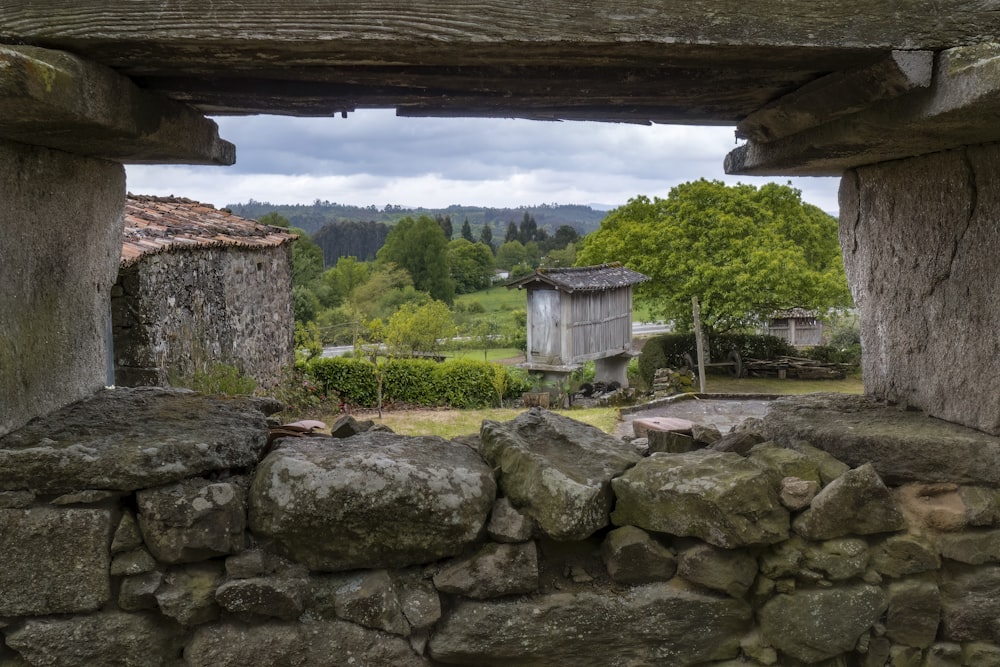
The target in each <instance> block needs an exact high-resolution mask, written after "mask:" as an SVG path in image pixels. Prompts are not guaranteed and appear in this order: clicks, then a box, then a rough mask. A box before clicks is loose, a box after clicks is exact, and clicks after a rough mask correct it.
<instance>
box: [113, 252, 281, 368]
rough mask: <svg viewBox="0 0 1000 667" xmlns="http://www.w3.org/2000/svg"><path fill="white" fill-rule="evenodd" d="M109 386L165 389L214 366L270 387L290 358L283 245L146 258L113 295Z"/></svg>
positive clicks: (128, 271) (120, 280)
mask: <svg viewBox="0 0 1000 667" xmlns="http://www.w3.org/2000/svg"><path fill="white" fill-rule="evenodd" d="M112 313H113V319H114V341H115V382H116V384H121V385H125V386H139V385H165V384H168V383H169V381H170V379H171V378H175V379H176V378H188V377H190V376H191V375H193V374H194V373H195V372H198V371H205V370H207V369H208V368H209V367H210V366H211V365H212V364H217V363H221V364H227V365H230V366H235V367H237V368H239V369H240V370H241V371H243V372H244V373H245V374H246V375H248V376H250V377H252V378H254V379H255V380H256V381H257V383H258V385H259V386H262V387H271V386H274V384H276V383H277V382H278V381H280V380H281V375H282V372H283V370H284V369H286V368H287V367H288V366H289V365H290V364H291V363H292V362H293V361H294V354H293V349H292V335H293V313H292V298H291V255H290V250H289V246H288V245H287V244H286V245H283V246H278V247H269V248H248V247H237V246H232V247H228V248H195V249H191V250H177V249H174V250H170V251H167V252H162V253H159V254H155V255H150V256H147V257H144V258H143V259H142V260H141V261H139V262H138V263H137V264H135V265H133V266H130V267H127V268H124V269H122V270H121V272H120V273H119V275H118V282H117V283H116V284H115V286H114V288H113V290H112Z"/></svg>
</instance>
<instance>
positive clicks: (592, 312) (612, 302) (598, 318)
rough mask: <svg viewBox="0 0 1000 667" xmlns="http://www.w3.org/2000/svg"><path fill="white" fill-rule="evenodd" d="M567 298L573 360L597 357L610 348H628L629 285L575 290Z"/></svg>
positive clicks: (629, 317)
mask: <svg viewBox="0 0 1000 667" xmlns="http://www.w3.org/2000/svg"><path fill="white" fill-rule="evenodd" d="M570 298H571V305H570V308H571V312H572V319H571V320H570V321H571V322H572V325H571V327H570V334H569V335H570V337H571V340H572V350H573V354H572V358H573V359H588V358H597V357H602V356H606V355H607V353H608V352H609V351H611V350H628V349H630V348H631V343H632V340H631V337H632V290H631V288H622V289H614V290H608V291H601V292H576V293H574V294H572V295H570Z"/></svg>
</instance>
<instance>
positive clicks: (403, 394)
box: [382, 359, 440, 405]
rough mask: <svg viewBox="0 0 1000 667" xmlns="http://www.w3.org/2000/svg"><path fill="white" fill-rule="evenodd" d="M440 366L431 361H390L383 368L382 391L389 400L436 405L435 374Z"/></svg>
mask: <svg viewBox="0 0 1000 667" xmlns="http://www.w3.org/2000/svg"><path fill="white" fill-rule="evenodd" d="M439 365H440V364H439V363H438V362H436V361H432V360H430V359H390V360H389V361H387V362H385V365H384V367H383V373H384V375H383V380H382V391H383V393H384V395H385V397H386V399H387V400H390V401H400V402H403V403H415V404H417V405H434V404H435V403H437V402H438V401H437V400H436V392H435V389H434V372H435V370H436V368H437V366H439Z"/></svg>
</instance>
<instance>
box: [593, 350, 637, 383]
mask: <svg viewBox="0 0 1000 667" xmlns="http://www.w3.org/2000/svg"><path fill="white" fill-rule="evenodd" d="M631 358H632V357H631V356H617V357H604V358H603V359H595V360H594V379H595V380H598V381H600V382H609V383H610V382H617V383H618V384H620V385H621V386H623V387H627V386H628V362H629V360H630V359H631Z"/></svg>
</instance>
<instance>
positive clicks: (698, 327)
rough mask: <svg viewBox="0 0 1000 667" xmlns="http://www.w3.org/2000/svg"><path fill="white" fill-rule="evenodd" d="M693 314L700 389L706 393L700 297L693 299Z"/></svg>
mask: <svg viewBox="0 0 1000 667" xmlns="http://www.w3.org/2000/svg"><path fill="white" fill-rule="evenodd" d="M691 312H692V313H693V314H694V344H695V349H696V351H697V353H698V387H699V388H700V389H699V391H700V392H701V393H703V394H704V393H705V344H704V341H702V338H701V318H700V316H699V315H700V311H699V310H698V297H696V296H693V297H691Z"/></svg>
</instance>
